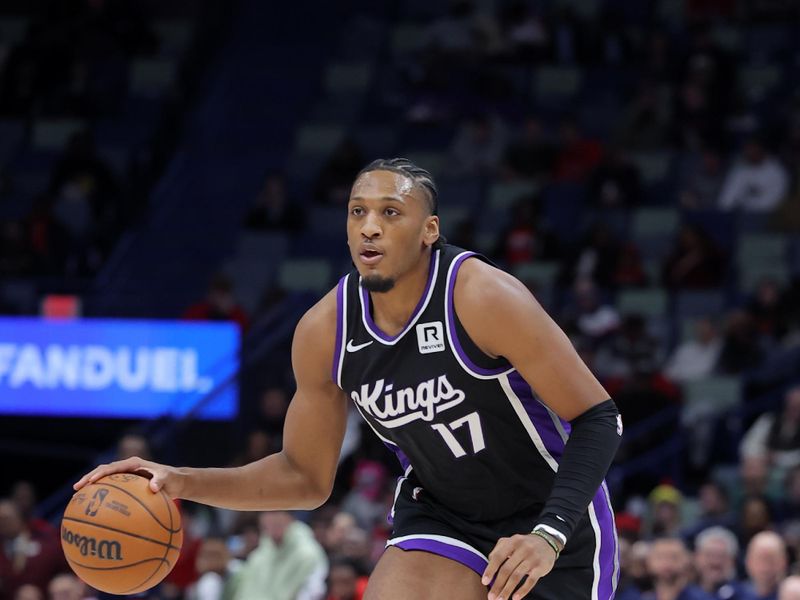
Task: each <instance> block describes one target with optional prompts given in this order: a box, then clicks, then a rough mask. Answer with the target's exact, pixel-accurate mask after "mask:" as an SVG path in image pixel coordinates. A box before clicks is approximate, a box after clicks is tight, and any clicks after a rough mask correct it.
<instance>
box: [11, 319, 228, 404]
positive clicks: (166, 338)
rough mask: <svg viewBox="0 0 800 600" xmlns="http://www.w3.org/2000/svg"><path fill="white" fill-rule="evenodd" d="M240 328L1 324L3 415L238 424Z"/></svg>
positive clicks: (157, 324) (225, 325)
mask: <svg viewBox="0 0 800 600" xmlns="http://www.w3.org/2000/svg"><path fill="white" fill-rule="evenodd" d="M238 368H239V330H238V328H237V327H236V325H234V324H232V323H221V322H213V323H208V322H197V321H144V320H142V321H139V320H116V319H113V320H112V319H83V320H76V321H55V320H41V319H35V318H0V414H4V415H49V416H63V417H119V418H154V417H160V416H163V415H172V416H175V417H180V416H184V415H186V414H188V413H189V412H190V411H194V412H193V414H194V415H195V416H196V417H197V418H200V419H230V418H232V417H234V416H235V415H236V412H237V409H238V389H237V385H236V373H237V371H238Z"/></svg>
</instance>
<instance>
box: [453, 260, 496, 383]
mask: <svg viewBox="0 0 800 600" xmlns="http://www.w3.org/2000/svg"><path fill="white" fill-rule="evenodd" d="M472 256H477V254H476V253H475V252H464V253H463V254H461V255H459V257H458V258H457V259H456V260H455V261H453V264H452V266H451V267H450V275H449V277H448V281H447V294H446V297H445V300H444V301H445V313H447V328H448V329H449V331H450V342H451V345H452V346H453V350H454V351H455V353H456V354H457V355H458V357H459V358H460V359H461V362H462V363H463V364H464V366H465V367H467V369H468V370H469V371H473V372H474V373H477V374H478V375H483V376H486V377H492V376H495V375H500V374H502V373H507V372H508V371H509V369H510V368H511V367H510V366H509V365H506V366H503V367H499V368H496V369H484V368H483V367H480V366H478V365H476V364H475V363H474V362H472V360H470V358H469V356H467V353H466V352H464V348H462V347H461V342H460V341H459V340H458V332H457V330H456V307H455V302H454V300H453V298H454V297H455V288H456V277H457V276H458V270H459V269H460V268H461V265H462V263H463V262H464V261H465V260H467V259H468V258H470V257H472Z"/></svg>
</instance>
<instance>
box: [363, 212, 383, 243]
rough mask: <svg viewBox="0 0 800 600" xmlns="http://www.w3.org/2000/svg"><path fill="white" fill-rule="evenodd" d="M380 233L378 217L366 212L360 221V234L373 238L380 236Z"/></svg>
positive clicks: (381, 231)
mask: <svg viewBox="0 0 800 600" xmlns="http://www.w3.org/2000/svg"><path fill="white" fill-rule="evenodd" d="M382 233H383V229H382V228H381V223H380V219H378V217H377V216H376V215H375V213H367V216H366V217H365V218H364V220H363V221H362V222H361V235H363V236H364V237H365V238H367V239H373V238H376V237H380V236H381V234H382Z"/></svg>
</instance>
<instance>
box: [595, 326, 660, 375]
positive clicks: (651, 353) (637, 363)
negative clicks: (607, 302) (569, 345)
mask: <svg viewBox="0 0 800 600" xmlns="http://www.w3.org/2000/svg"><path fill="white" fill-rule="evenodd" d="M660 362H661V348H660V346H659V342H658V340H657V339H656V338H655V337H653V336H652V335H650V333H649V332H648V331H647V322H646V321H645V319H644V317H642V316H641V315H638V314H628V315H625V317H624V318H623V319H622V324H621V325H620V327H619V329H618V330H617V332H616V333H615V334H614V335H613V337H612V338H611V339H610V341H609V342H608V343H607V344H604V345H603V347H602V348H601V349H600V351H599V352H598V355H597V359H596V362H595V366H596V368H597V370H598V372H599V373H600V374H601V375H602V376H604V377H619V378H623V379H624V378H627V377H630V376H631V375H632V374H633V373H653V372H655V371H656V370H657V369H658V365H659V363H660Z"/></svg>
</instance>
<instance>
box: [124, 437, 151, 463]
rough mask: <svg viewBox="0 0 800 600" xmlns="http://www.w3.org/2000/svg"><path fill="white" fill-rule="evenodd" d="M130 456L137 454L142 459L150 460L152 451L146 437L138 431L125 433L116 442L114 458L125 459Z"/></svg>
mask: <svg viewBox="0 0 800 600" xmlns="http://www.w3.org/2000/svg"><path fill="white" fill-rule="evenodd" d="M131 456H138V457H139V458H143V459H144V460H152V459H153V452H152V450H151V448H150V442H149V441H147V438H146V437H144V436H143V435H140V434H138V433H126V434H124V435H123V436H122V437H121V438H119V441H118V442H117V458H116V460H125V459H126V458H130V457H131Z"/></svg>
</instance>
